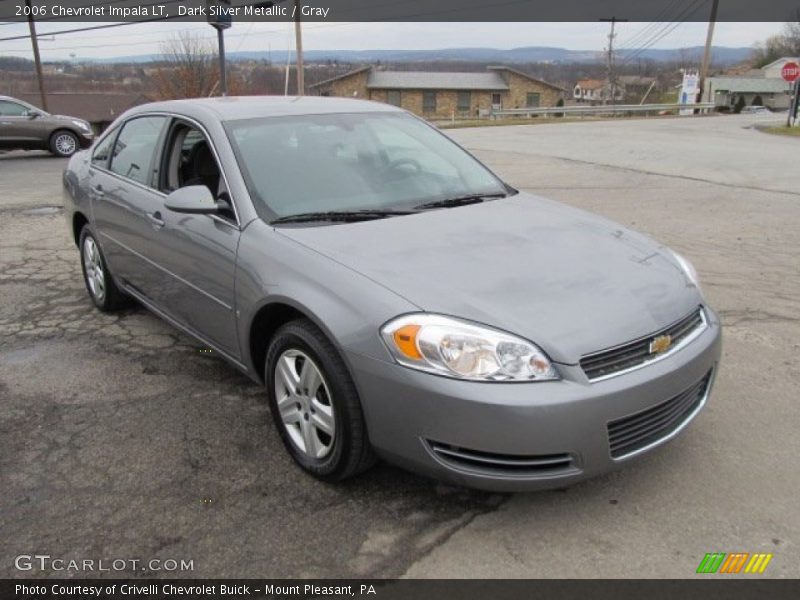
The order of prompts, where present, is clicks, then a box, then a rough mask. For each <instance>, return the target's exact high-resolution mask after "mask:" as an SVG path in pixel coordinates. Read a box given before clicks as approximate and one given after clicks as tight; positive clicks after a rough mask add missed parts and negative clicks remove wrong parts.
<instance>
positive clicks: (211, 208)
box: [164, 185, 219, 215]
mask: <svg viewBox="0 0 800 600" xmlns="http://www.w3.org/2000/svg"><path fill="white" fill-rule="evenodd" d="M164 206H165V207H166V208H168V209H169V210H171V211H173V212H176V213H185V214H192V215H208V214H212V213H216V212H217V211H218V210H219V206H218V205H217V203H216V201H215V200H214V196H212V195H211V190H209V189H208V188H207V187H206V186H204V185H188V186H186V187H182V188H178V189H177V190H175V191H174V192H172V193H170V194H169V195H168V196H167V199H166V200H165V201H164Z"/></svg>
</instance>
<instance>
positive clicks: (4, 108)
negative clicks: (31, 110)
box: [0, 100, 28, 117]
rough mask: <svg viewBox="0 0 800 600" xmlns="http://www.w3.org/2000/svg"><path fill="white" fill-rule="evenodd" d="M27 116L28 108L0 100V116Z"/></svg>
mask: <svg viewBox="0 0 800 600" xmlns="http://www.w3.org/2000/svg"><path fill="white" fill-rule="evenodd" d="M27 114H28V107H27V106H24V105H22V104H17V103H16V102H9V101H8V100H0V116H3V117H22V116H24V115H27Z"/></svg>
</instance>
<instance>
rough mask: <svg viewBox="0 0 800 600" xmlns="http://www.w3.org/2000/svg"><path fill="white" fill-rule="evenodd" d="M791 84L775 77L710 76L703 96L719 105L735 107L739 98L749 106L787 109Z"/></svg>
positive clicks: (704, 87)
mask: <svg viewBox="0 0 800 600" xmlns="http://www.w3.org/2000/svg"><path fill="white" fill-rule="evenodd" d="M790 91H791V84H789V83H787V82H786V81H784V80H783V79H775V78H773V77H769V78H767V77H710V78H709V79H707V80H706V82H705V85H704V86H703V98H707V99H708V102H713V103H714V105H715V106H717V107H725V106H727V107H731V108H732V107H734V106H735V105H736V103H737V102H738V101H739V98H743V99H744V103H745V105H747V106H753V105H756V106H766V107H767V108H771V109H773V110H785V109H787V108H789V104H790V102H791V96H790Z"/></svg>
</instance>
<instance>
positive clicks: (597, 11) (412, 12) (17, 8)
mask: <svg viewBox="0 0 800 600" xmlns="http://www.w3.org/2000/svg"><path fill="white" fill-rule="evenodd" d="M712 3H713V0H677V1H668V0H547V1H544V0H297V1H295V0H31V1H30V6H28V5H27V4H26V2H25V0H2V1H0V21H24V20H27V18H28V16H29V15H30V16H32V17H33V18H34V19H47V20H51V19H58V20H63V21H76V22H78V21H79V22H92V21H96V22H101V21H104V22H123V21H127V22H136V21H142V22H144V21H152V20H177V21H207V20H218V19H222V20H225V21H228V20H230V21H240V22H242V21H244V22H248V21H264V22H273V21H290V20H293V19H296V18H300V19H301V20H304V21H381V22H386V21H395V22H413V21H417V22H421V21H428V22H433V21H446V22H458V21H475V22H491V21H494V22H506V21H508V22H514V21H517V22H519V21H523V22H556V21H583V22H588V21H597V20H599V19H608V18H611V17H616V18H618V19H625V20H628V21H640V22H648V21H659V22H665V21H670V22H672V21H676V22H677V21H708V19H709V16H710V13H711V5H712ZM717 20H718V21H728V22H736V21H738V22H753V21H773V22H781V21H798V20H800V1H798V0H758V1H754V0H720V1H719V10H718V13H717ZM509 26H513V25H509Z"/></svg>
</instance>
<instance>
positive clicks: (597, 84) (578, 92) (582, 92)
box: [572, 79, 625, 104]
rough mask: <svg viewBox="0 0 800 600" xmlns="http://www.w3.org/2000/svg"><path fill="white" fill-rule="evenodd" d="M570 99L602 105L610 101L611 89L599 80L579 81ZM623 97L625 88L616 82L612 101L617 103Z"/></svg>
mask: <svg viewBox="0 0 800 600" xmlns="http://www.w3.org/2000/svg"><path fill="white" fill-rule="evenodd" d="M572 97H573V98H574V99H575V100H577V101H578V102H591V103H592V104H596V103H602V102H606V101H607V100H610V99H611V88H610V87H609V85H608V83H607V82H606V81H603V80H600V79H579V80H578V82H577V83H576V84H575V88H574V89H573V90H572ZM624 97H625V86H624V85H623V84H621V83H620V82H617V85H616V86H615V87H614V100H615V101H616V102H619V101H620V100H622V99H623V98H624Z"/></svg>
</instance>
